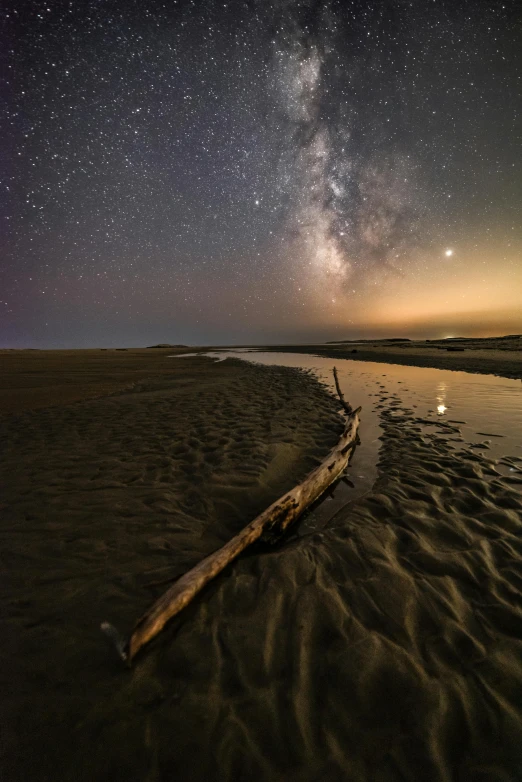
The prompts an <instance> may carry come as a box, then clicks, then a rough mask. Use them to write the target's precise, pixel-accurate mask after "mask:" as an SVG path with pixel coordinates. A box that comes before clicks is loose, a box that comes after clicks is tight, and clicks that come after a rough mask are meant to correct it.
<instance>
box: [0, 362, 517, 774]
mask: <svg viewBox="0 0 522 782" xmlns="http://www.w3.org/2000/svg"><path fill="white" fill-rule="evenodd" d="M151 352H154V351H151ZM140 356H141V354H140ZM140 356H138V354H137V353H136V355H135V356H134V357H133V356H132V353H130V352H129V353H128V354H127V353H121V354H120V355H119V356H118V357H116V356H113V357H112V359H107V362H108V363H107V365H106V366H107V369H110V371H111V372H113V371H116V370H115V369H114V367H117V368H119V369H120V370H121V371H122V372H123V370H125V371H128V372H129V375H130V377H127V376H126V377H125V379H124V382H125V383H129V384H131V385H129V386H128V388H127V390H125V391H123V392H112V395H110V396H103V397H99V398H96V399H94V398H91V399H84V400H83V401H78V402H75V403H74V404H63V402H60V403H59V404H57V405H54V406H47V407H45V408H41V409H39V408H32V409H26V410H24V411H21V412H18V413H12V414H11V415H6V416H3V417H2V418H1V419H0V436H1V437H2V442H3V443H4V461H3V465H2V472H3V482H4V486H5V489H4V493H3V502H4V507H3V511H2V516H3V521H2V557H3V565H4V567H3V577H2V579H3V584H2V594H3V609H4V611H3V617H2V639H3V644H2V648H1V651H0V654H1V658H2V660H1V666H0V671H1V677H2V680H1V690H2V692H3V693H6V692H7V697H4V699H3V702H2V707H1V708H2V711H3V720H2V722H3V725H4V748H3V750H4V754H3V758H4V759H3V769H4V770H5V771H4V777H5V778H6V779H9V780H18V779H20V780H22V779H23V780H28V779H31V780H37V782H40V781H41V780H60V781H62V780H63V781H64V782H65V780H67V781H68V780H93V779H96V780H127V781H128V780H131V781H134V780H136V781H137V780H151V782H156V780H158V781H159V780H171V779H180V780H198V782H199V780H211V781H215V782H218V780H227V781H228V780H230V781H232V780H234V782H235V781H236V780H238V781H240V782H241V781H242V780H266V782H272V780H274V781H276V780H277V782H279V781H281V782H282V780H291V781H293V780H295V781H296V782H297V780H299V781H301V780H304V781H305V782H337V781H339V782H341V781H343V782H345V781H346V780H348V781H349V782H352V781H353V782H366V781H367V782H404V781H405V780H407V782H418V780H430V781H431V780H434V781H435V782H453V781H454V780H455V782H468V781H469V782H486V780H488V782H489V781H491V782H492V781H493V780H502V782H504V781H505V780H513V782H515V781H516V780H519V779H520V778H521V776H522V611H521V608H520V607H521V604H522V603H521V596H522V595H521V592H522V557H521V555H522V537H521V532H522V494H521V489H522V485H521V484H522V480H521V478H519V477H517V475H516V474H514V475H512V476H508V477H506V476H502V475H500V474H499V473H498V472H497V470H496V466H495V464H494V463H493V461H489V460H488V459H487V458H486V457H485V456H483V455H480V454H477V453H473V452H471V451H470V452H469V453H466V454H464V455H462V456H460V457H459V458H456V457H455V455H454V454H453V453H451V451H450V450H449V446H450V445H451V440H452V438H453V437H458V433H455V432H449V431H447V430H444V428H441V427H439V426H435V425H434V426H424V425H422V424H421V423H420V422H419V421H418V420H417V418H416V415H415V412H414V411H413V410H411V409H407V408H404V407H403V406H401V404H400V403H399V399H398V397H397V398H395V397H394V395H393V394H390V395H389V396H388V397H387V399H386V402H387V404H386V406H385V407H383V408H382V409H381V410H380V416H381V425H382V427H383V436H382V437H383V439H382V447H381V451H380V462H379V478H378V480H377V483H376V485H375V487H374V490H373V491H372V492H371V493H370V494H369V495H367V496H366V497H364V498H362V499H359V500H358V501H357V502H355V503H354V504H353V505H351V506H349V507H347V508H343V509H342V510H341V511H339V512H338V513H337V515H336V516H335V517H334V518H333V519H332V520H331V521H330V523H329V525H328V526H327V527H326V528H325V529H324V530H323V531H321V532H316V533H314V534H310V535H304V536H302V537H300V538H289V539H288V540H287V541H283V542H282V543H281V544H279V545H278V546H277V547H275V548H272V549H270V548H262V547H258V548H256V549H255V550H253V551H251V552H250V553H249V554H247V555H245V556H243V557H241V558H240V559H239V560H238V561H237V562H236V563H235V564H234V565H233V566H231V567H230V568H229V569H228V570H227V571H226V572H225V573H224V574H223V575H222V576H221V577H220V578H219V579H217V580H216V582H215V583H214V584H213V585H211V586H210V587H209V588H208V589H207V590H206V591H205V593H204V595H203V596H202V598H201V599H200V600H198V601H197V603H196V604H194V605H193V606H192V607H190V608H189V609H188V610H187V612H186V613H185V615H184V616H182V617H180V618H179V619H177V620H175V621H174V622H172V624H171V625H170V626H169V627H168V628H167V629H166V630H165V631H164V632H163V633H162V634H161V635H160V636H159V638H158V639H157V640H156V641H154V642H153V643H152V644H151V646H150V647H149V648H148V649H147V650H146V651H144V653H143V655H142V656H141V657H140V658H138V659H137V660H136V664H135V667H134V668H133V669H132V671H130V672H129V671H126V670H122V668H121V664H120V663H119V661H118V660H117V659H116V656H115V655H114V654H113V653H112V650H111V649H110V648H109V647H108V646H107V645H106V644H105V643H104V639H103V638H102V636H101V635H100V633H99V631H98V624H99V622H100V621H101V620H103V619H110V620H111V621H113V622H114V623H115V624H116V625H117V626H119V627H120V628H121V629H124V630H125V629H128V628H129V627H130V626H131V625H132V622H133V621H134V620H135V619H136V618H137V616H138V615H139V614H140V612H141V611H142V610H144V609H145V608H146V607H147V605H148V604H149V602H150V600H151V599H153V598H154V597H156V596H157V595H159V594H160V593H161V591H162V590H163V589H164V588H165V587H164V586H162V585H156V586H147V584H150V582H155V581H161V580H164V579H167V578H169V577H172V576H175V575H177V574H179V573H181V572H183V571H184V570H185V569H186V568H187V567H190V565H192V564H194V563H195V562H196V561H198V560H199V559H200V558H201V557H202V556H204V555H205V553H208V552H209V551H211V550H213V549H214V548H215V547H216V546H217V545H220V543H221V542H222V541H224V540H226V539H228V537H229V536H230V535H231V534H233V533H234V532H235V531H236V530H237V529H238V528H239V527H240V526H242V525H243V524H244V523H245V521H246V520H249V519H250V518H251V515H253V514H255V513H256V512H257V510H258V509H260V508H262V507H265V506H266V504H268V503H269V502H270V501H271V500H272V499H274V498H275V496H278V494H280V493H281V492H282V491H283V490H284V489H285V488H289V487H290V485H293V484H294V483H295V482H296V480H298V479H299V477H302V475H303V474H304V473H306V471H307V470H308V469H310V467H311V466H313V465H314V464H315V463H316V462H317V460H318V459H320V458H321V457H322V455H323V454H324V453H325V452H326V451H327V450H328V448H329V447H330V446H331V444H333V442H335V441H336V439H337V436H338V433H339V431H340V428H341V425H342V424H341V422H340V419H339V418H338V417H337V414H336V410H337V409H338V404H337V403H336V402H335V401H334V400H332V399H331V398H330V397H329V396H328V395H327V394H326V393H325V391H324V390H323V388H322V387H321V386H320V385H319V384H318V383H317V382H316V381H315V380H314V379H313V378H311V377H310V376H307V375H305V374H303V373H299V372H296V371H294V370H290V369H282V368H277V367H258V366H252V365H249V364H245V363H242V362H239V361H235V360H228V361H226V362H224V363H221V364H216V365H213V364H212V363H211V362H210V361H209V360H208V359H204V358H182V359H172V365H169V367H168V368H165V370H163V369H162V370H161V372H162V374H161V375H160V374H157V375H154V372H153V370H152V364H150V365H147V361H148V359H145V358H141V357H140ZM32 360H33V359H32V358H31V361H32ZM34 360H35V361H40V362H41V364H42V368H41V371H42V376H45V370H44V365H45V357H41V358H39V359H34ZM75 360H76V359H75V358H74V357H73V358H71V361H73V363H74V361H75ZM157 360H158V357H151V359H150V361H157ZM115 362H120V363H115ZM125 362H128V363H127V364H126V363H125ZM132 362H136V370H135V371H139V372H145V373H146V371H147V370H146V367H147V366H148V367H149V369H150V376H149V377H148V379H146V380H143V379H141V380H139V381H136V383H135V384H133V385H132V382H133V381H132V370H131V368H130V365H131V363H132ZM163 363H164V362H163ZM68 366H72V364H68V359H67V357H65V356H64V357H63V358H62V370H63V374H64V376H67V371H68V369H67V367H68ZM125 367H126V369H125ZM55 371H58V370H55ZM22 374H23V373H22ZM94 375H95V373H94V370H93V376H94ZM102 375H103V372H102V370H100V374H99V377H101V376H102ZM58 380H59V378H58ZM120 380H122V378H120ZM12 382H13V385H14V384H15V380H14V379H13V381H12ZM42 382H43V381H42ZM97 382H98V381H97ZM97 382H94V381H93V382H92V383H90V384H87V385H88V386H89V389H88V391H89V394H91V393H93V392H94V388H93V387H94V386H95V385H96V384H97ZM122 382H123V380H122ZM43 385H45V383H44V384H43ZM58 386H60V383H59V382H58ZM84 393H86V391H84ZM24 404H27V400H25V402H24ZM363 414H364V411H363ZM6 444H7V445H6ZM521 456H522V454H521ZM355 458H357V456H355Z"/></svg>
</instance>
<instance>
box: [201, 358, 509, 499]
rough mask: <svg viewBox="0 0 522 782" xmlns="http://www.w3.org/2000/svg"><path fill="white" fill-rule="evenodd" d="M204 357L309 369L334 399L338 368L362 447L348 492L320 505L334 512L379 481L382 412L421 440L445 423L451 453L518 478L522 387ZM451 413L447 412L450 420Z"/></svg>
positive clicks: (348, 364)
mask: <svg viewBox="0 0 522 782" xmlns="http://www.w3.org/2000/svg"><path fill="white" fill-rule="evenodd" d="M200 355H201V354H200ZM207 355H209V356H211V357H213V358H217V357H219V359H226V358H229V357H231V358H241V359H243V360H247V361H253V362H255V363H258V364H266V365H279V366H287V367H296V368H302V369H307V370H313V371H314V373H315V374H316V375H317V376H318V377H319V378H320V379H321V380H323V381H324V382H325V383H326V384H327V385H328V386H329V387H330V388H331V390H332V392H333V393H334V394H335V386H334V382H333V374H332V370H333V367H334V366H336V367H337V370H338V373H339V382H340V384H341V388H342V389H343V392H344V394H345V397H346V399H347V400H348V401H349V402H350V404H352V405H353V406H354V407H358V406H359V405H361V406H362V414H361V426H360V429H359V435H360V439H361V444H360V446H359V447H358V448H357V452H356V455H355V457H354V459H353V463H352V465H351V467H350V468H349V470H348V475H347V477H348V480H349V481H350V483H351V484H352V487H350V486H349V485H348V484H343V488H342V489H336V492H335V502H334V501H333V500H329V501H328V502H327V503H323V506H324V504H327V505H328V504H331V507H332V509H333V508H334V507H335V506H336V505H337V502H338V497H339V496H340V495H339V492H341V493H342V497H346V496H349V498H350V501H352V500H353V499H354V498H357V497H360V496H361V495H363V494H365V493H367V492H368V491H370V490H371V488H372V486H373V484H374V482H375V480H376V478H377V474H378V470H377V462H378V455H379V447H380V439H379V438H380V437H381V435H382V430H381V427H380V417H379V416H380V413H381V412H382V411H384V410H393V413H394V415H395V414H397V415H410V416H413V417H415V419H416V421H417V422H418V426H420V427H421V429H422V431H423V432H424V433H425V436H426V437H431V436H432V435H433V432H434V426H433V425H436V421H437V419H439V418H442V417H444V419H445V421H446V422H447V424H446V423H444V424H442V421H441V425H442V426H444V427H447V432H446V434H447V437H448V442H447V448H448V451H449V452H451V451H453V452H454V453H456V454H458V453H459V451H460V450H466V451H467V452H468V453H469V452H470V449H471V451H472V452H473V453H476V454H480V453H484V454H487V456H488V458H490V459H491V460H494V461H495V462H496V469H497V470H498V471H499V472H501V473H502V472H503V473H505V474H508V472H509V473H510V474H511V475H512V474H513V472H515V473H517V474H520V475H521V476H522V404H521V403H522V385H521V383H520V381H517V380H510V379H507V378H501V377H495V376H494V375H472V374H470V373H468V372H456V371H450V370H443V369H431V368H427V367H408V366H402V365H399V364H382V363H377V362H370V361H352V360H346V359H339V358H336V359H335V360H334V359H332V358H325V357H322V356H321V357H320V356H313V355H307V354H302V353H273V352H262V351H257V350H256V351H252V352H250V353H249V352H247V351H239V350H233V351H219V352H217V351H216V352H212V353H209V354H207ZM434 401H435V402H436V404H435V405H434ZM448 411H451V418H449V417H448ZM430 423H432V424H433V425H431V426H430ZM451 429H453V431H450V430H451ZM321 512H322V513H323V512H324V510H322V511H321Z"/></svg>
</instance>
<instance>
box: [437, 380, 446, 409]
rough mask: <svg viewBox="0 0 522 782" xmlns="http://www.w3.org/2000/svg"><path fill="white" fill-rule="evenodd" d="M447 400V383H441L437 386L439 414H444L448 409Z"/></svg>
mask: <svg viewBox="0 0 522 782" xmlns="http://www.w3.org/2000/svg"><path fill="white" fill-rule="evenodd" d="M445 401H446V383H439V385H438V387H437V415H444V413H445V412H446V410H447V409H448V408H447V407H446V405H445V404H444V402H445Z"/></svg>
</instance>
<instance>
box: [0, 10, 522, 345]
mask: <svg viewBox="0 0 522 782" xmlns="http://www.w3.org/2000/svg"><path fill="white" fill-rule="evenodd" d="M4 8H5V9H6V10H4V12H3V17H2V28H1V30H2V32H1V36H2V38H1V41H0V48H1V51H2V59H3V64H2V82H3V83H2V94H3V97H4V104H3V105H4V110H3V114H2V139H3V144H2V149H1V156H2V165H1V173H2V199H1V215H0V216H1V220H2V226H3V228H4V230H3V231H2V235H1V250H2V251H1V257H0V346H3V347H90V346H93V347H95V346H118V345H135V346H139V345H147V344H154V343H155V342H170V343H184V344H242V343H243V344H244V343H257V344H262V343H263V342H277V341H292V342H299V341H305V340H306V341H309V340H311V341H322V340H328V339H343V338H358V337H379V336H381V337H386V336H391V337H393V336H410V337H420V338H423V337H441V336H457V335H463V336H475V335H476V336H486V335H494V334H506V333H520V332H522V303H521V302H522V220H521V211H522V155H521V154H520V150H521V139H522V132H521V131H522V127H521V115H522V106H521V98H520V96H521V94H522V79H521V76H522V67H521V66H522V61H521V53H522V10H521V7H520V6H519V5H518V3H516V2H514V0H505V2H502V0H494V1H493V0H490V1H489V2H486V1H482V0H475V2H470V0H368V1H367V2H362V1H361V0H342V2H341V0H322V1H321V2H318V1H317V0H241V1H239V0H229V1H228V2H218V1H217V0H216V1H214V0H212V1H210V0H192V1H191V0H178V1H177V2H176V0H170V1H169V2H167V0H165V2H155V1H154V0H152V1H151V0H91V1H85V2H83V0H70V1H69V0H49V1H48V2H40V0H33V1H32V2H24V0H22V1H20V0H17V2H8V3H7V6H4Z"/></svg>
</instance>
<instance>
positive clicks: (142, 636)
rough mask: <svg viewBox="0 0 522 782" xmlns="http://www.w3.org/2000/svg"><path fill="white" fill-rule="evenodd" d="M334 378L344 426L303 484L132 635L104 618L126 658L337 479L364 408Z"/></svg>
mask: <svg viewBox="0 0 522 782" xmlns="http://www.w3.org/2000/svg"><path fill="white" fill-rule="evenodd" d="M334 378H335V385H336V388H337V393H338V394H339V399H340V400H341V404H342V406H343V408H344V411H345V413H346V426H345V428H344V431H343V433H342V435H341V437H340V439H339V442H338V443H337V445H336V446H335V448H333V449H332V450H331V451H330V453H329V454H328V456H327V457H326V459H324V461H323V462H322V463H321V464H320V465H319V466H318V467H316V468H315V470H313V471H312V472H311V473H310V474H309V475H308V476H307V477H306V478H305V479H304V480H303V481H302V483H299V484H298V485H297V486H295V487H294V488H293V489H291V490H290V491H288V492H287V493H286V494H284V495H283V496H282V497H280V498H279V499H278V500H276V502H274V503H273V504H272V505H270V507H269V508H267V509H266V510H265V511H263V513H261V514H260V515H259V516H257V518H255V519H254V520H253V521H251V522H250V524H248V525H247V526H246V527H245V528H244V529H242V530H241V532H239V533H238V534H237V535H236V536H235V537H233V538H232V540H230V541H229V542H228V543H226V544H225V545H224V546H223V547H222V548H220V549H218V551H215V552H214V553H213V554H210V555H209V556H208V557H206V558H205V559H204V560H202V562H200V563H199V564H198V565H196V566H195V567H193V568H192V570H189V571H188V573H185V575H183V576H181V577H180V578H179V579H178V580H177V581H176V582H175V584H173V586H171V587H170V589H168V590H167V591H166V592H165V593H164V594H163V595H162V596H161V597H160V598H158V600H156V602H155V603H153V605H152V606H151V607H150V608H149V610H148V611H146V613H145V614H143V616H142V617H141V618H140V619H139V620H138V621H137V623H136V625H135V626H134V629H133V631H132V633H131V635H130V637H129V638H128V639H123V638H121V637H120V635H119V633H118V631H117V630H116V629H115V628H114V627H113V626H112V625H110V624H109V623H108V622H104V623H103V624H102V626H101V627H102V630H103V631H104V632H105V633H106V634H107V635H108V636H109V637H110V638H111V639H112V641H113V642H114V644H115V645H116V648H117V650H118V653H119V654H120V656H121V657H122V659H123V660H126V661H127V662H128V663H129V664H130V663H131V661H132V660H133V658H134V657H135V656H136V654H137V653H138V652H139V650H140V649H141V648H142V646H144V645H145V644H146V643H148V642H149V641H151V640H152V639H153V638H154V637H155V636H156V635H157V634H158V633H159V632H161V630H162V629H163V628H164V626H165V625H166V623H167V622H168V621H169V620H170V619H172V617H174V616H175V615H176V614H178V613H179V612H180V611H181V610H182V609H183V608H185V606H187V605H188V604H189V603H190V602H191V601H192V600H193V599H194V597H195V596H196V595H197V594H198V593H199V592H200V591H201V590H202V589H203V587H204V586H205V585H206V584H208V582H209V581H211V580H212V579H213V578H215V576H217V575H218V574H219V573H221V571H222V570H224V568H225V567H226V566H227V565H229V564H230V563H231V562H233V560H234V559H236V557H238V556H239V554H241V552H242V551H244V550H245V549H246V548H247V547H248V546H250V545H251V544H252V543H254V542H255V541H256V540H260V539H263V540H269V541H270V540H277V539H278V538H279V537H280V536H281V535H282V534H283V532H284V531H285V530H286V529H287V527H288V526H289V525H290V524H291V523H292V522H294V521H295V520H296V519H297V518H298V517H299V516H300V515H301V514H302V513H303V512H304V511H305V510H306V509H307V508H309V507H310V505H312V503H313V502H315V500H317V499H318V498H319V497H320V496H321V495H322V494H323V493H324V491H325V490H326V489H327V488H328V486H330V485H331V484H332V483H333V482H334V481H335V480H337V478H339V476H340V475H341V473H342V472H343V470H344V469H345V467H346V465H347V464H348V460H349V458H350V456H351V454H352V452H353V450H354V448H355V446H356V444H357V429H358V427H359V411H360V409H361V408H360V407H359V408H357V410H352V408H351V407H350V405H349V404H348V403H347V402H346V401H345V399H344V396H343V394H342V391H341V389H340V387H339V380H338V377H337V370H336V369H335V368H334Z"/></svg>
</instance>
